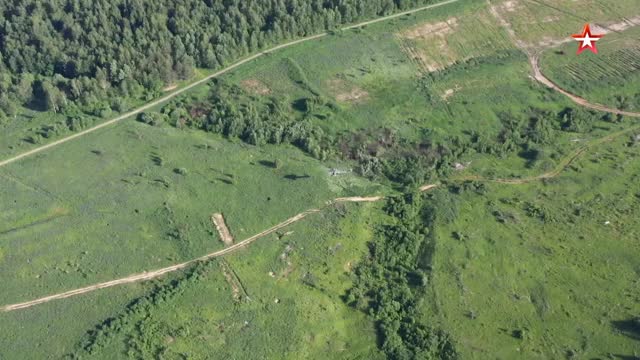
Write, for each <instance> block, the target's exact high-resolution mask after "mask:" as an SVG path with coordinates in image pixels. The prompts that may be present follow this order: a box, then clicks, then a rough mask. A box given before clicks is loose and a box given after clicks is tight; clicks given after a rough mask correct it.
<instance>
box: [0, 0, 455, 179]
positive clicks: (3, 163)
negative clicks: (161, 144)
mask: <svg viewBox="0 0 640 360" xmlns="http://www.w3.org/2000/svg"><path fill="white" fill-rule="evenodd" d="M458 1H460V0H447V1H443V2H439V3H437V4H432V5H427V6H423V7H420V8H416V9H412V10H408V11H404V12H400V13H396V14H393V15H388V16H383V17H380V18H377V19H374V20H369V21H364V22H361V23H358V24H354V25H349V26H345V27H343V28H342V29H341V30H343V31H345V30H351V29H356V28H361V27H363V26H367V25H371V24H375V23H378V22H382V21H387V20H391V19H395V18H399V17H402V16H405V15H410V14H414V13H417V12H420V11H425V10H429V9H433V8H436V7H440V6H444V5H448V4H451V3H455V2H458ZM327 35H329V33H328V32H325V33H320V34H316V35H312V36H308V37H305V38H301V39H298V40H293V41H289V42H287V43H284V44H281V45H278V46H275V47H272V48H270V49H268V50H265V51H262V52H259V53H257V54H254V55H251V56H249V57H247V58H245V59H243V60H240V61H238V62H236V63H234V64H232V65H229V66H228V67H226V68H224V69H222V70H220V71H217V72H215V73H213V74H211V75H208V76H206V77H205V78H203V79H200V80H198V81H195V82H193V83H191V84H189V85H187V86H185V87H183V88H180V89H178V90H176V91H174V92H172V93H170V94H168V95H166V96H163V97H161V98H159V99H157V100H154V101H152V102H149V103H147V104H145V105H143V106H141V107H139V108H137V109H135V110H132V111H129V112H127V113H125V114H122V115H120V116H118V117H116V118H114V119H111V120H109V121H106V122H103V123H101V124H99V125H96V126H94V127H91V128H89V129H86V130H83V131H80V132H78V133H75V134H73V135H70V136H67V137H65V138H62V139H59V140H56V141H53V142H51V143H49V144H46V145H43V146H40V147H37V148H35V149H32V150H29V151H26V152H24V153H22V154H19V155H16V156H14V157H11V158H9V159H6V160H3V161H0V167H3V166H6V165H9V164H11V163H13V162H16V161H18V160H20V159H23V158H26V157H28V156H31V155H35V154H37V153H39V152H42V151H44V150H47V149H50V148H52V147H55V146H58V145H61V144H64V143H66V142H67V141H71V140H74V139H77V138H79V137H82V136H85V135H87V134H90V133H92V132H94V131H96V130H99V129H102V128H104V127H107V126H110V125H113V124H116V123H118V122H120V121H122V120H124V119H127V118H130V117H132V116H135V115H138V114H140V113H142V112H143V111H145V110H148V109H150V108H152V107H154V106H156V105H160V104H162V103H164V102H166V101H168V100H171V99H172V98H174V97H176V96H178V95H180V94H182V93H184V92H186V91H187V90H190V89H192V88H194V87H196V86H198V85H201V84H204V83H206V82H207V81H209V80H211V79H213V78H216V77H219V76H221V75H223V74H226V73H228V72H230V71H231V70H233V69H235V68H237V67H240V66H242V65H244V64H246V63H248V62H250V61H253V60H255V59H257V58H259V57H261V56H264V55H267V54H269V53H271V52H274V51H277V50H281V49H284V48H287V47H290V46H293V45H297V44H300V43H303V42H307V41H311V40H315V39H319V38H321V37H325V36H327Z"/></svg>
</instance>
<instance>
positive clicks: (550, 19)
mask: <svg viewBox="0 0 640 360" xmlns="http://www.w3.org/2000/svg"><path fill="white" fill-rule="evenodd" d="M491 4H492V6H493V7H494V8H495V10H496V11H497V12H498V13H499V14H500V15H501V17H502V18H503V19H504V20H505V21H506V22H507V23H508V24H509V27H510V28H512V29H513V31H515V33H516V36H517V37H518V39H520V40H522V41H523V42H524V43H525V45H527V46H531V47H538V46H547V45H550V44H553V43H556V42H558V41H566V39H567V38H569V37H570V36H571V34H575V33H578V32H579V31H580V30H581V29H582V28H583V26H584V24H585V23H592V24H594V23H595V24H598V25H601V26H614V27H615V26H616V25H617V24H619V23H620V22H621V21H622V20H623V19H624V18H631V17H633V16H634V15H640V13H639V11H638V4H637V2H636V1H635V0H620V1H603V0H582V1H573V0H557V1H549V0H536V1H529V0H500V1H491Z"/></svg>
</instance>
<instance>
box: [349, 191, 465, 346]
mask: <svg viewBox="0 0 640 360" xmlns="http://www.w3.org/2000/svg"><path fill="white" fill-rule="evenodd" d="M423 201H424V200H423V198H422V195H419V194H415V195H407V196H405V197H398V198H390V199H389V200H388V202H387V204H386V206H385V211H386V213H387V214H388V215H390V216H392V217H393V218H394V222H393V223H392V224H387V225H384V226H380V227H379V228H378V229H377V234H376V237H375V239H374V241H373V242H372V243H371V244H370V246H369V256H368V257H367V258H366V259H365V260H363V262H362V263H361V264H360V265H359V266H358V267H357V268H356V271H355V274H356V278H355V281H354V286H353V288H352V289H350V290H349V292H348V293H347V295H346V297H345V300H346V302H347V303H348V304H350V305H351V306H354V307H356V308H358V309H361V310H363V311H365V312H368V313H369V314H370V315H371V316H372V317H373V318H374V320H375V321H376V323H377V327H378V332H379V336H380V346H381V349H382V350H383V352H384V353H385V354H386V356H387V358H389V359H456V358H457V352H456V350H455V348H454V346H453V343H452V342H451V339H450V338H449V336H448V335H447V334H446V333H444V332H442V331H439V330H436V329H434V328H432V327H431V326H428V325H427V324H424V323H423V322H422V321H421V315H420V313H419V311H418V302H419V300H420V298H421V297H422V296H423V295H424V293H425V286H426V284H427V282H428V271H429V269H428V267H426V266H424V265H425V264H429V263H430V260H429V259H424V258H430V256H431V255H432V252H433V237H431V236H430V235H429V227H430V226H433V225H434V222H435V221H436V212H435V211H434V208H433V207H430V206H426V205H425V204H423ZM436 201H438V204H441V203H440V201H439V200H436Z"/></svg>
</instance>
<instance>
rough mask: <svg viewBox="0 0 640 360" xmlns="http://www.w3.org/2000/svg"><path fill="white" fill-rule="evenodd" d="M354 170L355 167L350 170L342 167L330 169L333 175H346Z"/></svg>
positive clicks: (330, 173)
mask: <svg viewBox="0 0 640 360" xmlns="http://www.w3.org/2000/svg"><path fill="white" fill-rule="evenodd" d="M352 172H353V169H349V170H340V169H336V168H331V169H329V175H331V176H338V175H345V174H349V173H352Z"/></svg>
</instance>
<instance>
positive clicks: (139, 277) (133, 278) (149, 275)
mask: <svg viewBox="0 0 640 360" xmlns="http://www.w3.org/2000/svg"><path fill="white" fill-rule="evenodd" d="M320 211H321V210H320V209H311V210H307V211H304V212H301V213H300V214H298V215H295V216H293V217H291V218H289V219H287V220H285V221H283V222H281V223H280V224H277V225H275V226H273V227H270V228H269V229H267V230H265V231H262V232H260V233H258V234H256V235H253V236H252V237H250V238H247V239H245V240H242V241H240V242H238V243H236V244H234V245H231V246H229V247H227V248H225V249H223V250H219V251H216V252H213V253H210V254H207V255H205V256H202V257H200V258H197V259H193V260H190V261H187V262H183V263H181V264H176V265H172V266H169V267H166V268H162V269H159V270H154V271H149V272H146V271H145V272H143V273H140V274H133V275H130V276H127V277H125V278H122V279H117V280H111V281H107V282H103V283H99V284H95V285H91V286H87V287H83V288H80V289H75V290H70V291H67V292H63V293H60V294H55V295H50V296H46V297H43V298H40V299H36V300H32V301H27V302H24V303H20V304H13V305H6V306H3V307H0V311H1V312H7V311H13V310H19V309H25V308H28V307H32V306H35V305H38V304H43V303H46V302H49V301H53V300H59V299H65V298H69V297H72V296H76V295H80V294H86V293H88V292H92V291H96V290H99V289H105V288H109V287H113V286H117V285H123V284H130V283H134V282H138V281H144V280H151V279H154V278H157V277H159V276H162V275H164V274H166V273H170V272H174V271H177V270H181V269H184V268H186V267H187V266H189V265H192V264H193V263H195V262H198V261H205V260H209V259H212V258H216V257H220V256H223V255H226V254H229V253H232V252H234V251H237V250H239V249H241V248H244V247H246V246H248V245H249V244H251V243H252V242H254V241H256V240H258V239H260V238H262V237H264V236H267V235H269V234H272V233H274V232H276V231H277V230H279V229H281V228H283V227H285V226H288V225H290V224H293V223H294V222H297V221H300V220H302V219H304V218H305V217H306V216H308V215H310V214H314V213H317V212H320Z"/></svg>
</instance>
